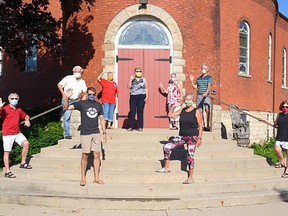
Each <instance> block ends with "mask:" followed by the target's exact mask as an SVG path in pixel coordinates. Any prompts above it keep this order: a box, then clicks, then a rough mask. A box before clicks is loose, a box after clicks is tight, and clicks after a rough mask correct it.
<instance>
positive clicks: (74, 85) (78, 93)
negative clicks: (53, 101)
mask: <svg viewBox="0 0 288 216" xmlns="http://www.w3.org/2000/svg"><path fill="white" fill-rule="evenodd" d="M72 71H73V75H68V76H65V77H64V78H63V79H62V80H61V81H60V82H59V83H58V85H57V87H58V89H59V91H60V92H61V94H62V98H63V97H64V96H65V93H66V91H67V90H68V89H73V94H72V95H71V97H70V99H69V103H70V104H72V103H74V102H77V101H79V100H80V99H82V97H83V95H85V92H86V90H87V86H86V83H85V81H84V80H83V79H82V78H81V77H82V74H83V69H82V68H81V67H80V66H75V67H74V68H73V69H72ZM62 103H63V99H62ZM71 115H72V111H71V110H66V111H65V110H63V124H64V138H65V139H72V136H71V132H70V119H71Z"/></svg>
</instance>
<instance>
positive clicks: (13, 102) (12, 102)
mask: <svg viewBox="0 0 288 216" xmlns="http://www.w3.org/2000/svg"><path fill="white" fill-rule="evenodd" d="M10 104H11V105H12V106H16V105H17V104H18V100H10Z"/></svg>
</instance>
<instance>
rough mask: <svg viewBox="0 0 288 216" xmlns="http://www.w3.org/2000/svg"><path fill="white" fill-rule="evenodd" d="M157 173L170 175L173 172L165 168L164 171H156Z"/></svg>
mask: <svg viewBox="0 0 288 216" xmlns="http://www.w3.org/2000/svg"><path fill="white" fill-rule="evenodd" d="M156 172H158V173H170V172H171V171H170V170H168V169H165V168H164V167H163V168H162V169H158V170H156Z"/></svg>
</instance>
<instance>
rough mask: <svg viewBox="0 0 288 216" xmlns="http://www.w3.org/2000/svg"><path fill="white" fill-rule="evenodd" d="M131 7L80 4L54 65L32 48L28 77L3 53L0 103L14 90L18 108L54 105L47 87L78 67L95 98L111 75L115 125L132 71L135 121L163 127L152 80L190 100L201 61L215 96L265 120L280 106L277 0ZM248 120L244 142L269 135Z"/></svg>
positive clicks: (170, 0) (153, 1) (225, 117)
mask: <svg viewBox="0 0 288 216" xmlns="http://www.w3.org/2000/svg"><path fill="white" fill-rule="evenodd" d="M139 2H140V1H139V0H125V1H123V0H122V1H119V0H118V1H115V0H114V1H112V0H103V1H96V2H95V4H94V6H93V7H90V10H88V9H86V8H85V7H84V8H83V11H81V12H80V13H78V14H77V15H75V16H73V17H69V18H67V22H65V23H66V25H65V26H64V29H63V34H64V35H65V36H66V37H67V38H69V43H68V44H67V46H66V54H67V55H66V56H65V57H64V58H63V59H62V60H61V62H59V61H57V60H56V59H55V58H54V57H53V55H51V54H49V53H48V52H45V50H42V51H39V50H38V56H37V65H33V64H32V68H33V66H34V69H33V70H32V72H31V71H29V68H28V70H26V71H25V72H23V71H20V70H19V69H18V68H17V66H15V62H13V60H11V59H7V58H5V53H4V54H3V55H2V57H1V59H2V60H1V64H2V69H1V78H0V83H1V85H0V92H1V96H2V97H3V98H5V97H7V95H8V93H9V92H11V91H16V92H19V93H20V96H21V99H22V100H21V103H22V105H24V106H27V107H29V106H39V105H43V104H49V105H53V104H55V105H56V104H57V103H59V100H60V94H59V93H58V92H57V88H56V85H57V83H58V81H59V80H60V79H61V78H62V77H63V76H65V75H66V74H70V73H71V72H72V71H71V70H72V68H73V66H74V65H81V66H82V67H83V68H84V69H85V72H84V79H85V80H86V82H87V84H88V85H89V86H90V85H93V86H96V87H97V89H99V91H100V90H101V88H100V86H99V85H98V83H97V81H96V77H97V76H98V75H99V74H100V73H101V72H102V71H103V70H104V71H113V72H115V79H116V81H117V82H118V85H119V89H120V94H119V99H118V108H117V110H116V113H117V116H116V118H117V120H118V121H117V126H118V127H122V126H123V125H125V121H126V119H127V112H128V109H129V108H128V100H129V94H128V90H127V88H126V85H127V82H128V78H129V76H130V74H131V73H133V69H134V67H135V66H138V65H139V66H141V67H142V68H143V71H144V76H145V77H146V78H147V80H148V84H149V91H150V99H149V102H148V104H147V106H146V108H145V114H144V115H145V123H144V124H145V125H146V127H166V125H167V119H165V118H164V116H165V115H166V113H165V98H164V97H163V96H162V95H160V94H159V92H158V86H159V82H163V83H167V81H168V79H169V74H170V73H172V72H175V73H177V74H178V77H180V78H181V79H182V80H183V81H184V82H183V83H184V88H185V91H186V92H193V93H195V91H194V90H192V87H191V84H190V82H189V79H188V75H189V74H190V73H193V74H195V75H197V74H200V66H201V64H202V63H207V64H208V65H209V66H210V73H211V74H212V76H213V89H214V90H216V92H217V95H216V96H215V97H217V98H219V99H220V100H222V101H224V102H226V103H229V104H236V105H237V106H238V107H240V108H241V109H244V110H247V111H249V112H250V113H251V114H254V115H256V116H257V117H260V118H263V119H265V120H268V121H272V119H273V116H274V115H273V113H275V112H276V113H277V112H278V105H279V103H280V102H281V101H282V100H284V99H287V85H288V84H287V48H288V18H287V17H285V16H284V15H282V14H281V13H279V10H278V3H277V0H242V1H232V0H203V1H196V0H189V1H187V0H177V1H176V0H162V1H158V0H149V1H148V4H147V5H146V6H143V5H142V6H141V5H140V3H139ZM54 4H55V5H52V7H53V10H52V11H53V13H56V15H57V16H60V15H61V11H60V6H59V5H57V4H56V3H54ZM64 20H66V19H64ZM36 66H37V67H36ZM214 109H215V111H214V112H213V127H214V129H219V127H220V122H222V123H223V124H222V126H224V127H226V129H227V133H228V137H231V134H232V132H231V130H232V129H231V121H230V117H229V111H228V108H227V107H226V106H224V105H221V104H217V103H216V104H215V105H214ZM249 120H250V121H251V132H252V134H251V138H252V141H253V140H255V141H259V140H261V141H262V140H264V139H265V138H266V136H269V135H272V133H271V128H269V127H267V126H266V125H265V124H263V123H259V122H258V121H254V120H253V119H249ZM145 125H144V127H145Z"/></svg>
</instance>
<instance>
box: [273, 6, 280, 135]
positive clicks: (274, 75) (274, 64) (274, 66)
mask: <svg viewBox="0 0 288 216" xmlns="http://www.w3.org/2000/svg"><path fill="white" fill-rule="evenodd" d="M278 17H279V11H278V10H277V12H276V15H275V19H274V49H273V50H274V54H273V59H274V61H273V81H272V88H273V89H272V114H273V121H274V120H275V98H276V96H275V91H276V89H275V88H276V80H275V77H276V33H277V19H278ZM273 136H274V137H275V127H274V128H273Z"/></svg>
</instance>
